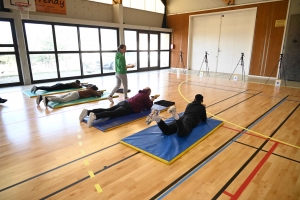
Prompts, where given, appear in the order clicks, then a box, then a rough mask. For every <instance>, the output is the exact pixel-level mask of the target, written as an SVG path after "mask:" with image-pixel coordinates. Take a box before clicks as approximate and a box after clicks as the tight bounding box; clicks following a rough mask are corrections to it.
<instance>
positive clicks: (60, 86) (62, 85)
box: [31, 80, 82, 93]
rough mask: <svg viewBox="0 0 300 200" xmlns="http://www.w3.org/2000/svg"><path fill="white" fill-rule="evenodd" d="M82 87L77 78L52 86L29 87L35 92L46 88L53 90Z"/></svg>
mask: <svg viewBox="0 0 300 200" xmlns="http://www.w3.org/2000/svg"><path fill="white" fill-rule="evenodd" d="M76 88H82V84H80V81H79V80H76V81H75V82H70V83H57V84H55V85H52V86H39V87H38V86H35V85H34V86H33V87H32V88H31V92H33V93H35V92H36V91H37V90H46V91H54V90H67V89H76Z"/></svg>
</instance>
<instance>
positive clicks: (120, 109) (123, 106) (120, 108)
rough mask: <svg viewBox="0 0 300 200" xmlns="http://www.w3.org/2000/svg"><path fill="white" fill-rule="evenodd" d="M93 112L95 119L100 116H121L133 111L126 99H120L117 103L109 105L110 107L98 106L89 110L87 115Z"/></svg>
mask: <svg viewBox="0 0 300 200" xmlns="http://www.w3.org/2000/svg"><path fill="white" fill-rule="evenodd" d="M91 112H92V113H94V114H95V115H96V119H100V118H107V117H110V118H116V117H122V116H125V115H129V114H131V113H132V112H133V111H132V109H131V107H130V105H129V103H128V102H127V101H121V102H120V103H118V104H117V105H115V106H113V107H111V108H107V109H105V108H99V109H94V110H89V111H88V115H89V114H90V113H91Z"/></svg>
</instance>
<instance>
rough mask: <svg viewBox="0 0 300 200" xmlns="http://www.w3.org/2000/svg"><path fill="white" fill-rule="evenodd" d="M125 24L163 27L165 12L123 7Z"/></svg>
mask: <svg viewBox="0 0 300 200" xmlns="http://www.w3.org/2000/svg"><path fill="white" fill-rule="evenodd" d="M123 12H124V24H133V25H139V26H151V27H161V25H162V20H163V16H164V15H163V14H161V13H155V12H149V11H144V10H137V9H133V8H127V7H124V8H123Z"/></svg>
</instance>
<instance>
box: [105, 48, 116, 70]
mask: <svg viewBox="0 0 300 200" xmlns="http://www.w3.org/2000/svg"><path fill="white" fill-rule="evenodd" d="M115 55H116V53H102V62H103V73H111V72H115Z"/></svg>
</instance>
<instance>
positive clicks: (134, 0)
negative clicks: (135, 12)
mask: <svg viewBox="0 0 300 200" xmlns="http://www.w3.org/2000/svg"><path fill="white" fill-rule="evenodd" d="M131 8H135V9H139V10H144V9H145V8H144V0H131Z"/></svg>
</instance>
